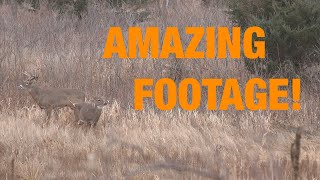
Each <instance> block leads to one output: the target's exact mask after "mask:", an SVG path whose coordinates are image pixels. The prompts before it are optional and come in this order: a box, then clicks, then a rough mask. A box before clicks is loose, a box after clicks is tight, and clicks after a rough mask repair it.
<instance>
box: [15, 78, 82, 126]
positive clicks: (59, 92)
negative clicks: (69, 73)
mask: <svg viewBox="0 0 320 180" xmlns="http://www.w3.org/2000/svg"><path fill="white" fill-rule="evenodd" d="M24 74H25V75H26V76H28V79H27V80H25V81H23V83H22V84H20V87H21V88H22V89H27V90H28V92H29V94H30V95H31V97H32V98H33V99H34V101H35V102H36V103H37V104H38V105H39V107H40V108H41V109H44V110H45V111H46V115H47V117H46V120H49V119H50V117H51V113H52V110H55V109H60V108H63V107H70V108H72V109H73V110H74V115H75V120H76V121H78V120H79V117H78V114H79V113H77V110H76V109H75V108H74V106H73V104H72V103H70V101H69V100H72V101H73V102H77V103H81V102H85V94H84V93H83V92H81V91H79V90H76V89H66V88H41V87H39V86H37V85H36V84H35V83H34V82H35V81H37V80H38V77H37V76H33V75H32V76H31V75H29V74H28V73H26V72H24Z"/></svg>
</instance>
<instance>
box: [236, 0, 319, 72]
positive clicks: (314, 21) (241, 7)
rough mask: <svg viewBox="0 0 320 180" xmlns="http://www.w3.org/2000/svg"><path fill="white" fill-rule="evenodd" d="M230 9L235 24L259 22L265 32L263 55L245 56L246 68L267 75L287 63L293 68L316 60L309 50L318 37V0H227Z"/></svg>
mask: <svg viewBox="0 0 320 180" xmlns="http://www.w3.org/2000/svg"><path fill="white" fill-rule="evenodd" d="M230 9H231V11H230V14H231V17H232V20H233V21H234V22H235V23H237V24H238V25H240V26H241V27H243V28H247V27H249V26H260V27H262V28H263V29H264V30H265V33H266V37H265V41H266V52H267V59H265V60H255V61H249V60H246V61H245V62H246V67H247V69H248V70H249V71H251V72H257V73H259V74H264V73H266V74H267V75H268V74H274V73H275V72H276V71H278V70H279V67H283V66H285V65H287V64H291V66H292V68H293V70H295V71H296V70H300V69H301V67H302V66H304V65H308V64H310V63H315V62H319V59H318V58H313V55H311V54H310V52H312V51H313V48H314V47H315V46H316V44H317V41H318V40H319V39H320V3H319V2H318V0H277V1H276V0H264V1H262V0H237V1H235V0H231V1H230ZM257 67H261V68H257Z"/></svg>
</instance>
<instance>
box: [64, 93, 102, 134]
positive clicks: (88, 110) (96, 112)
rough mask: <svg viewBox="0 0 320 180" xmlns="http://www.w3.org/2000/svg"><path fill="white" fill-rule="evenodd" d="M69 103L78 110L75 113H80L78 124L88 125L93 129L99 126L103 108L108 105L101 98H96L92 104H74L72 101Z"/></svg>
mask: <svg viewBox="0 0 320 180" xmlns="http://www.w3.org/2000/svg"><path fill="white" fill-rule="evenodd" d="M69 102H70V103H72V104H73V106H74V108H75V109H76V111H75V112H77V113H78V117H79V121H78V124H79V125H81V124H82V123H86V124H87V125H90V126H91V128H93V127H95V126H96V125H97V122H98V121H99V119H100V116H101V113H102V108H103V106H105V105H107V104H108V103H107V102H105V101H104V100H102V99H101V98H97V97H96V98H94V99H93V101H92V102H84V103H74V102H72V101H71V100H69Z"/></svg>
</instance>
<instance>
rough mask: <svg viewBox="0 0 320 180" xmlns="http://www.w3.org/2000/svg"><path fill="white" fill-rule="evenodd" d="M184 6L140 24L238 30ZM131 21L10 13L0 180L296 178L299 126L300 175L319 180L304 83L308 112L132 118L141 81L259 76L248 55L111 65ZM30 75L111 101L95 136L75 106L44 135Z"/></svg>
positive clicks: (213, 12)
mask: <svg viewBox="0 0 320 180" xmlns="http://www.w3.org/2000/svg"><path fill="white" fill-rule="evenodd" d="M181 7H183V8H181V9H178V11H177V9H174V8H173V9H171V8H165V10H162V11H159V12H158V11H154V12H153V14H152V19H151V20H149V21H147V22H143V23H141V24H139V26H149V25H150V26H151V25H153V26H159V27H161V28H163V27H164V26H163V25H164V24H166V25H174V26H179V27H184V26H231V24H230V22H229V20H228V16H227V15H226V14H225V12H224V9H223V8H219V7H214V8H212V7H210V8H203V9H200V8H199V7H196V6H194V8H193V6H181ZM187 7H188V8H187ZM163 13H165V14H166V15H164V16H162V14H163ZM164 17H170V18H164ZM130 18H131V16H130V14H128V13H121V14H119V13H118V12H114V11H113V10H111V9H105V8H103V7H101V6H98V5H95V4H91V5H90V6H89V9H88V15H87V16H86V17H84V18H83V19H82V20H81V21H78V20H77V19H73V18H72V17H71V18H70V17H67V16H66V17H65V16H58V15H56V14H55V13H54V12H52V11H51V10H48V9H46V8H45V7H43V8H41V9H40V11H39V12H29V11H26V10H24V9H18V12H17V17H16V19H15V17H14V16H13V15H12V13H11V8H10V7H9V6H7V5H3V6H2V7H0V32H1V33H0V127H1V129H0V179H10V178H11V176H14V177H15V178H20V179H121V178H129V179H142V178H144V179H205V178H209V179H272V178H274V179H292V178H293V168H292V167H293V166H292V163H291V159H290V148H291V143H292V142H293V141H294V139H295V132H296V127H299V126H303V129H304V133H303V134H302V138H301V144H300V145H301V146H300V149H299V150H300V152H299V159H300V168H299V173H300V177H301V178H303V179H312V178H319V177H320V174H319V172H320V167H319V166H318V163H319V161H320V156H319V150H320V145H319V144H320V133H319V120H318V118H319V113H320V111H319V108H318V107H319V103H318V102H319V96H318V93H315V91H314V89H313V88H312V86H308V85H307V84H304V82H302V98H301V99H302V102H301V103H302V104H301V111H285V112H270V111H257V112H251V111H234V110H229V111H212V112H206V111H205V110H198V111H192V112H187V111H182V110H180V109H178V108H177V109H175V110H173V111H164V112H159V111H158V110H157V109H154V106H153V104H152V101H149V102H148V107H147V108H146V109H147V110H145V111H142V112H138V111H134V110H133V109H132V103H133V101H132V98H133V97H132V94H133V90H132V87H133V79H134V78H139V77H149V78H155V79H158V78H161V77H172V78H175V79H181V78H184V77H195V78H198V79H200V78H230V77H236V78H238V79H239V81H240V82H242V83H243V82H245V81H246V80H247V79H249V78H251V77H254V75H250V74H249V73H248V72H246V71H245V68H244V67H243V64H244V63H243V61H241V60H236V61H234V60H219V61H217V60H205V59H203V60H189V59H188V60H184V61H178V60H175V59H174V58H172V59H170V60H153V59H136V60H119V59H116V58H115V59H112V60H104V59H101V55H102V50H103V48H104V43H105V38H106V34H107V33H106V32H107V29H108V27H109V26H122V27H123V28H126V27H128V26H131V25H133V22H134V19H130ZM188 38H189V37H188V36H186V37H182V39H184V40H185V41H187V40H188ZM23 71H27V72H32V73H34V74H37V75H38V76H39V83H40V84H41V85H42V86H43V87H63V88H76V89H81V90H83V91H84V92H85V93H86V94H87V95H88V96H89V97H94V96H103V97H105V98H106V99H109V100H111V102H112V103H111V104H110V105H108V106H106V107H105V108H104V109H103V113H102V115H101V117H100V120H99V122H98V124H97V126H96V127H95V128H94V129H93V130H90V131H85V130H84V129H83V128H80V127H79V126H77V125H75V124H74V123H72V122H71V121H70V120H72V119H73V114H72V112H71V111H70V110H68V109H64V110H62V111H61V112H60V113H59V116H58V117H57V118H55V119H52V120H51V121H50V123H49V124H48V125H47V126H46V127H44V128H42V123H43V116H44V112H42V111H41V110H40V108H39V107H37V106H33V104H35V102H34V101H33V100H32V99H31V98H30V97H29V95H28V94H27V93H26V92H24V91H21V90H19V89H18V88H17V85H18V84H19V81H21V80H23V76H22V74H21V72H23ZM218 91H219V92H221V90H218ZM204 94H205V93H204ZM203 106H205V102H203Z"/></svg>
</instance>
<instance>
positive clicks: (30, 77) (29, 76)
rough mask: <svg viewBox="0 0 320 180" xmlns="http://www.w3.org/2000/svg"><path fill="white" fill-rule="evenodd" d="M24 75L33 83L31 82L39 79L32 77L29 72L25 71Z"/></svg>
mask: <svg viewBox="0 0 320 180" xmlns="http://www.w3.org/2000/svg"><path fill="white" fill-rule="evenodd" d="M22 74H24V75H26V76H28V78H29V79H28V80H29V81H31V80H34V79H37V78H38V76H34V75H30V74H29V73H27V71H24V72H23V73H22Z"/></svg>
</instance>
